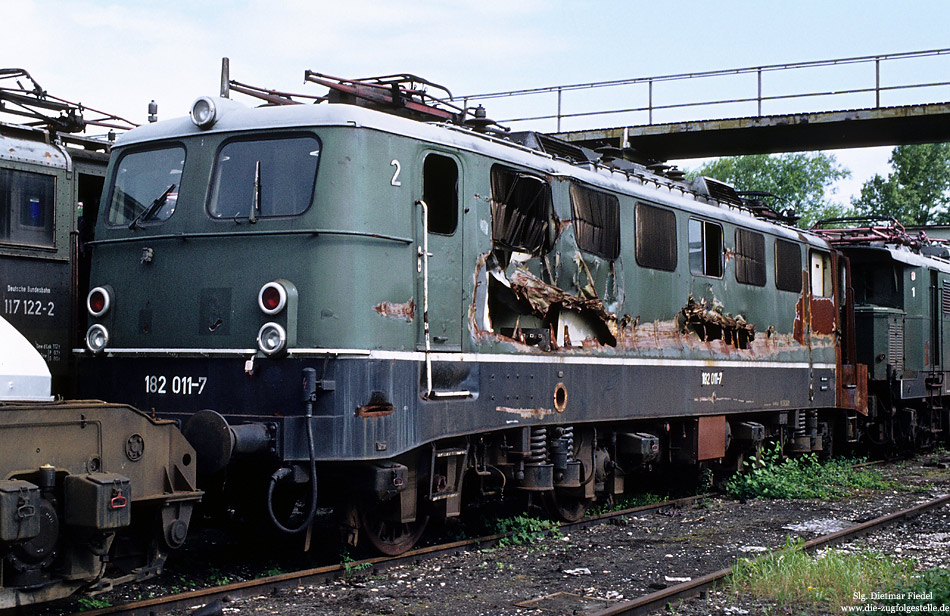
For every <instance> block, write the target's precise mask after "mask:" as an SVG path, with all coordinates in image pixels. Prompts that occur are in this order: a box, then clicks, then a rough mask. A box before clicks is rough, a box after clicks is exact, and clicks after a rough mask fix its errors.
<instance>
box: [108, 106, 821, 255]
mask: <svg viewBox="0 0 950 616" xmlns="http://www.w3.org/2000/svg"><path fill="white" fill-rule="evenodd" d="M212 100H213V101H214V103H215V106H216V108H217V116H216V118H217V119H216V122H215V123H214V125H213V126H212V127H210V128H207V129H200V128H198V127H197V126H196V125H195V124H194V123H193V122H192V120H191V118H190V117H189V116H184V117H180V118H173V119H170V120H163V121H161V122H156V123H153V124H147V125H143V126H140V127H138V128H135V129H133V130H131V131H129V132H126V133H123V134H121V135H119V137H118V139H117V140H116V143H115V147H116V148H122V147H125V146H133V145H141V144H144V143H147V142H150V141H154V140H159V139H176V138H186V137H193V136H196V135H202V134H232V133H237V132H245V131H262V130H282V129H293V128H311V127H318V126H351V127H360V128H368V129H372V130H378V131H382V132H386V133H390V134H393V135H398V136H404V137H409V138H414V139H418V140H420V141H425V142H429V143H433V144H438V145H442V146H448V147H453V148H458V149H460V150H465V151H470V152H476V153H480V154H484V155H486V156H490V157H492V158H495V159H498V160H500V161H503V162H507V163H509V164H515V165H521V166H524V167H528V168H531V169H534V170H537V171H539V172H541V173H547V174H550V175H553V176H559V177H571V178H575V179H577V180H579V181H582V182H586V183H589V184H592V185H595V186H599V187H601V188H605V189H609V190H613V191H615V192H618V193H624V194H628V195H631V196H633V197H637V198H641V199H646V200H651V201H659V202H660V203H666V204H671V205H675V206H676V207H679V208H681V209H684V210H687V211H690V212H693V213H696V214H699V215H703V216H706V217H713V218H715V219H716V220H721V221H727V222H729V223H731V224H736V225H741V226H743V227H747V228H753V229H756V230H759V231H762V232H766V233H771V234H773V235H777V236H781V237H785V238H788V239H792V240H796V241H801V242H805V243H808V244H811V245H814V246H819V247H822V248H827V246H828V245H827V243H826V242H825V240H824V239H823V238H820V237H818V236H816V235H814V234H812V233H809V232H807V231H803V230H800V229H795V228H791V227H787V226H785V225H782V224H776V223H774V222H771V221H766V220H762V219H759V218H756V217H755V216H753V215H751V214H750V213H749V212H748V211H746V210H742V209H740V208H737V207H735V206H729V205H726V204H723V205H717V204H716V202H715V201H714V200H713V199H712V198H709V197H706V196H704V195H700V194H699V193H697V192H695V190H694V189H693V188H692V187H691V186H690V185H689V184H688V183H685V182H682V181H676V180H672V179H669V178H666V177H664V176H661V175H658V174H655V173H653V172H652V171H649V170H647V169H646V168H643V169H642V171H641V172H638V173H635V174H633V178H631V174H630V173H625V172H623V171H619V170H613V169H611V168H609V167H606V166H596V167H595V166H594V165H591V164H588V165H576V164H573V163H571V162H569V161H566V160H561V159H556V158H554V157H553V156H551V155H550V154H545V153H543V152H540V151H538V150H535V149H531V148H529V147H526V146H523V145H520V144H518V143H514V142H512V141H508V140H505V139H503V138H501V137H500V136H495V135H492V134H486V133H482V132H476V131H474V130H471V129H467V128H460V127H458V126H455V125H449V124H433V123H425V122H420V121H416V120H411V119H407V118H402V117H399V116H395V115H392V114H388V113H384V112H381V111H376V110H372V109H367V108H364V107H359V106H356V105H349V104H342V103H338V104H333V103H330V104H319V105H316V104H310V105H305V104H301V105H281V106H264V107H248V106H246V105H244V104H242V103H239V102H237V101H234V100H231V99H227V98H220V97H214V98H213V99H212ZM631 180H633V181H631Z"/></svg>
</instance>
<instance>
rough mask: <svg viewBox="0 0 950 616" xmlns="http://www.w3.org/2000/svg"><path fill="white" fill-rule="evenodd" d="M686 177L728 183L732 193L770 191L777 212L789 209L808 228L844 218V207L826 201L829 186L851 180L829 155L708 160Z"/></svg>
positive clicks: (779, 155)
mask: <svg viewBox="0 0 950 616" xmlns="http://www.w3.org/2000/svg"><path fill="white" fill-rule="evenodd" d="M689 175H690V176H692V177H696V176H701V175H704V176H707V177H711V178H715V179H717V180H720V181H723V182H726V183H728V184H731V185H732V186H734V187H735V188H736V190H739V191H743V190H758V191H763V192H770V193H772V194H774V195H776V196H778V197H779V198H781V200H782V201H781V203H780V205H779V206H778V208H777V209H782V210H784V209H787V208H792V209H794V210H795V212H796V213H797V214H798V216H800V217H801V219H800V220H799V221H798V226H800V227H804V228H808V227H810V226H811V225H812V224H813V223H814V222H815V221H817V220H820V219H822V218H834V217H837V216H845V215H847V213H848V211H847V210H848V208H847V206H846V205H844V204H840V203H836V202H834V201H831V200H829V199H828V195H830V194H833V193H834V189H833V188H832V184H834V183H835V182H836V181H838V180H840V179H842V178H847V177H851V171H849V170H848V169H846V168H845V167H842V166H841V165H840V164H839V163H838V160H837V159H836V158H835V157H834V155H832V154H825V153H823V152H803V153H790V154H752V155H747V156H731V157H726V158H719V159H716V160H714V161H710V162H708V163H706V164H704V165H702V166H701V167H699V168H698V169H696V170H695V171H691V172H690V174H689Z"/></svg>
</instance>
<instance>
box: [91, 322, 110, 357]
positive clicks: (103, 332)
mask: <svg viewBox="0 0 950 616" xmlns="http://www.w3.org/2000/svg"><path fill="white" fill-rule="evenodd" d="M108 344H109V330H107V329H106V328H105V327H104V326H102V325H100V324H98V323H96V324H95V325H93V326H91V327H90V328H89V329H88V330H86V347H87V348H88V349H89V350H90V351H92V352H93V353H101V352H102V350H103V349H105V348H106V345H108Z"/></svg>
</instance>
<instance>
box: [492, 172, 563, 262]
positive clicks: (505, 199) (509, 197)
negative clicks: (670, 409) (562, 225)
mask: <svg viewBox="0 0 950 616" xmlns="http://www.w3.org/2000/svg"><path fill="white" fill-rule="evenodd" d="M491 192H492V201H491V218H492V238H493V239H494V240H495V242H496V243H497V244H499V245H500V246H501V247H503V248H508V249H511V250H516V251H519V252H527V253H531V254H535V255H537V254H544V253H546V252H548V251H549V250H550V249H551V248H552V247H553V246H554V240H555V239H556V238H557V218H556V217H555V215H554V205H553V203H552V201H551V186H550V185H549V184H548V183H547V182H545V181H544V180H543V179H541V178H539V177H537V176H534V175H529V174H527V173H521V172H519V171H516V170H514V169H509V168H507V167H502V166H500V165H495V166H494V167H492V170H491Z"/></svg>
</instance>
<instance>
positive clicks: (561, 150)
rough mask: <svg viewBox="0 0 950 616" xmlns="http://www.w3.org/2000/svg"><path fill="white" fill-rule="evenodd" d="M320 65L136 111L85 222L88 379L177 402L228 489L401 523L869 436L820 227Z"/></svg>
mask: <svg viewBox="0 0 950 616" xmlns="http://www.w3.org/2000/svg"><path fill="white" fill-rule="evenodd" d="M307 78H308V80H310V81H316V82H318V83H320V84H323V85H326V86H328V87H329V94H328V97H329V99H330V100H329V101H328V102H320V103H319V104H290V103H294V102H297V99H295V98H294V97H293V96H292V95H287V94H283V93H277V92H274V91H258V92H257V93H258V94H261V95H262V97H263V98H265V99H266V100H267V101H268V104H267V105H265V106H262V107H258V108H250V107H247V106H245V105H243V104H240V103H238V102H235V101H233V100H231V99H230V98H225V97H223V96H222V97H203V98H199V99H198V100H197V101H196V102H195V104H194V106H193V107H192V109H191V113H190V117H185V118H180V119H175V120H169V121H164V122H158V123H155V124H151V125H148V126H143V127H141V128H138V129H136V130H133V131H130V132H128V133H126V134H124V135H122V136H121V137H120V138H119V139H118V141H117V142H116V144H115V148H114V150H113V156H112V159H111V162H110V166H109V170H108V172H107V178H106V186H105V189H104V191H103V201H102V204H101V207H100V211H99V219H98V223H97V226H96V237H95V241H94V242H93V262H92V274H91V282H90V285H91V287H92V289H91V290H90V292H89V295H88V299H87V308H88V312H89V324H88V330H87V333H86V348H85V349H84V353H85V357H84V359H83V361H82V375H81V382H82V383H83V385H84V387H85V388H86V389H85V394H86V395H90V396H95V397H101V398H105V399H109V400H111V401H117V402H124V403H128V404H131V405H133V406H136V407H138V408H142V409H146V410H148V411H149V412H154V413H155V414H156V415H158V416H161V417H167V418H173V419H177V420H179V421H181V423H182V429H183V431H184V433H185V435H186V437H187V438H188V439H189V441H190V442H191V444H192V445H193V446H194V447H195V449H196V451H197V457H198V470H199V473H200V475H201V477H202V481H203V482H204V485H205V487H206V488H207V489H208V490H212V491H216V492H217V497H216V498H219V499H220V500H219V501H218V502H220V503H224V504H225V505H224V506H226V507H227V508H229V509H230V510H232V511H234V510H240V511H245V512H253V511H259V512H261V513H260V515H264V516H265V517H266V518H267V519H269V520H270V522H271V523H272V525H273V526H274V527H276V528H278V529H280V530H282V531H284V532H287V533H294V532H298V531H302V530H303V529H305V528H307V527H308V526H309V525H310V523H311V522H312V520H313V518H314V515H315V514H316V512H318V511H326V510H329V509H332V510H333V511H335V512H337V513H338V514H340V518H341V520H342V521H343V524H344V526H346V528H347V529H348V530H349V534H350V540H352V541H356V540H360V541H364V540H365V541H366V542H368V543H369V544H371V545H372V546H374V547H375V548H377V549H380V550H382V551H384V552H388V553H397V552H401V551H404V550H406V549H408V548H409V547H410V546H411V545H412V544H413V543H414V542H415V540H416V539H417V538H418V536H419V533H420V532H421V529H422V527H423V526H424V524H425V521H426V520H427V519H428V518H429V517H432V516H455V515H458V514H459V512H460V510H461V508H462V505H463V494H464V495H465V498H468V497H469V495H471V497H472V498H496V497H499V496H501V495H528V496H530V498H532V499H534V500H536V501H537V502H538V503H544V504H545V505H546V506H548V507H549V508H550V509H551V511H553V512H554V513H555V514H556V515H558V516H560V517H562V518H566V519H573V518H577V517H578V516H580V515H581V514H582V513H583V511H584V510H585V508H586V507H587V506H588V505H589V504H590V503H591V502H592V501H593V500H594V499H595V498H598V497H603V496H606V495H613V494H619V493H621V492H623V491H624V490H625V489H634V488H635V486H634V485H632V484H633V483H634V481H633V478H635V477H637V476H638V475H637V473H639V472H641V471H644V470H646V469H666V468H670V467H673V466H682V465H693V466H695V465H705V466H710V467H715V468H717V469H718V468H729V467H732V468H735V467H736V466H737V465H738V464H739V463H740V461H741V460H742V458H743V456H745V455H746V454H748V453H749V452H752V451H755V450H756V448H757V447H759V446H760V445H761V443H762V442H763V440H765V439H767V438H780V439H783V441H784V442H786V443H787V444H788V446H789V448H790V449H792V450H794V451H815V452H819V451H827V450H828V448H830V446H831V444H832V443H833V441H834V435H835V434H838V435H839V436H838V438H840V439H843V440H844V441H849V440H850V441H854V440H856V439H857V438H858V437H859V433H858V427H857V426H858V418H859V416H862V415H863V414H864V413H866V412H867V389H866V381H862V380H861V378H860V377H861V375H863V374H865V372H863V370H864V368H863V367H862V366H860V365H858V364H857V362H856V360H855V356H854V354H853V353H849V351H848V349H849V345H848V343H853V339H852V340H847V338H848V336H852V337H853V335H854V334H853V330H852V329H851V328H849V327H848V326H847V324H848V323H850V320H851V318H852V317H851V312H852V306H851V304H850V303H849V296H848V294H847V293H846V289H845V284H844V282H843V281H845V280H846V278H847V266H846V263H845V262H844V261H843V260H840V259H839V258H838V254H837V253H836V251H834V250H833V249H832V247H831V246H830V245H829V243H828V242H827V241H826V240H825V239H823V238H822V237H820V236H818V235H814V234H809V233H806V232H802V231H800V230H796V229H793V228H791V227H790V226H787V225H785V224H782V223H781V220H780V217H776V215H775V214H774V213H771V219H769V218H768V217H763V216H759V215H756V212H755V210H754V209H753V208H750V207H748V204H746V203H744V202H743V200H742V199H741V198H740V197H739V195H737V194H736V192H735V191H734V190H732V189H731V188H730V187H728V186H725V185H723V184H721V183H718V182H715V181H713V180H709V179H706V178H700V179H698V180H696V181H693V182H686V181H684V180H683V178H682V177H681V175H677V174H675V173H671V172H669V171H668V170H666V171H664V170H651V169H648V168H646V167H643V166H640V165H636V164H633V163H629V162H626V161H624V160H622V159H619V158H616V159H615V158H612V157H611V156H610V155H609V153H596V152H593V151H591V150H587V149H582V148H579V147H576V146H573V145H571V144H569V143H565V142H561V141H558V140H555V139H552V138H550V137H548V136H545V135H541V134H536V133H510V132H508V131H505V130H503V129H501V128H500V127H497V126H495V125H493V124H492V123H491V122H490V121H488V120H487V119H486V118H485V117H484V116H485V114H484V113H483V110H481V109H479V110H474V111H473V110H467V109H459V108H454V107H451V106H449V105H445V104H437V103H436V102H434V101H433V97H432V95H431V94H429V91H431V90H433V89H434V88H435V87H436V86H435V85H434V84H429V83H428V82H424V80H419V79H418V78H415V77H412V76H399V77H394V78H377V79H368V80H355V81H352V80H338V79H333V78H328V77H326V76H322V75H319V74H316V73H310V72H308V73H307ZM237 85H239V84H235V87H237ZM241 88H242V89H244V90H247V87H246V86H241ZM222 94H226V93H225V92H223V93H222ZM319 100H323V97H321V98H320V99H319ZM463 487H464V490H463ZM248 515H250V513H248Z"/></svg>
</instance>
